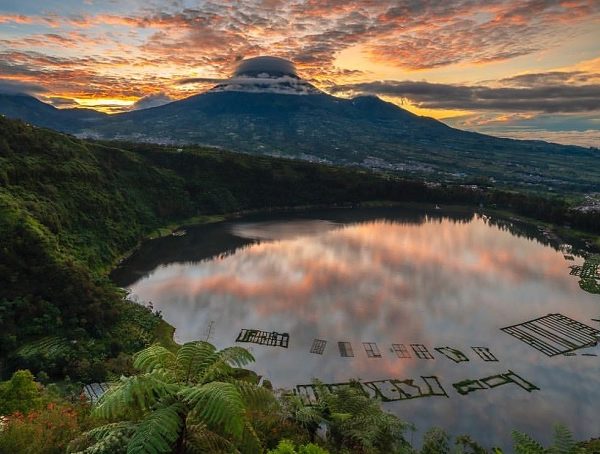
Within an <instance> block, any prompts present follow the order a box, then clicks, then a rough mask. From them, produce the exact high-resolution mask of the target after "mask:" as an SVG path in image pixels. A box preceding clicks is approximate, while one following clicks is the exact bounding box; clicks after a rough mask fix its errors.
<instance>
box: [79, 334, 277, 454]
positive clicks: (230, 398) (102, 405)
mask: <svg viewBox="0 0 600 454" xmlns="http://www.w3.org/2000/svg"><path fill="white" fill-rule="evenodd" d="M251 360H253V358H252V355H250V354H249V353H248V352H246V351H245V350H244V349H242V348H239V347H233V348H230V349H225V350H221V351H217V350H216V349H215V347H214V346H213V345H211V344H209V343H208V342H189V343H186V344H184V345H183V346H181V347H180V348H179V350H178V352H177V353H176V354H174V353H171V352H170V351H168V350H167V349H165V348H164V347H161V346H158V345H153V346H150V347H148V348H146V349H144V350H143V351H141V352H139V353H138V354H136V355H135V359H134V366H135V367H136V368H137V369H138V370H140V371H141V373H140V374H139V375H134V376H131V377H122V378H121V379H120V380H119V381H118V382H116V383H114V384H113V385H112V386H111V388H110V389H109V391H108V392H106V393H105V394H104V396H102V398H101V399H100V400H99V401H98V403H97V404H96V406H95V407H94V409H93V414H94V415H96V416H100V417H102V418H105V419H108V420H122V421H121V422H118V423H116V424H112V425H107V426H104V427H102V428H99V429H96V430H94V431H90V432H88V433H87V434H86V436H85V438H86V439H87V441H88V443H87V444H86V445H85V446H87V449H84V450H80V452H82V453H86V454H89V453H103V452H107V453H108V452H111V453H118V452H127V453H149V454H159V453H167V452H172V451H174V450H175V451H177V452H194V451H198V452H211V453H219V452H223V453H225V452H227V453H232V452H248V453H254V452H261V451H262V447H261V446H260V440H259V438H258V436H257V435H256V432H255V430H254V428H253V426H252V424H251V421H250V419H249V417H248V415H249V414H250V409H252V410H258V409H263V410H264V409H269V408H273V406H274V405H276V402H275V400H274V397H273V395H272V394H271V393H270V392H269V391H268V390H266V389H265V388H261V387H259V386H257V385H256V384H254V383H251V382H249V381H243V380H238V379H236V378H235V377H238V376H241V375H242V374H243V372H244V370H243V369H237V368H236V367H235V366H238V365H245V364H247V363H248V362H249V361H251ZM216 377H219V378H221V380H219V381H216V380H215V378H216ZM195 448H198V449H195Z"/></svg>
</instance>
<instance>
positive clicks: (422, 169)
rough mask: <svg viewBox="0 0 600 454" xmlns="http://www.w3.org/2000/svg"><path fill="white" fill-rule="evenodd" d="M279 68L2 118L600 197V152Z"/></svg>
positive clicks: (91, 133) (7, 99) (27, 107)
mask: <svg viewBox="0 0 600 454" xmlns="http://www.w3.org/2000/svg"><path fill="white" fill-rule="evenodd" d="M259 59H260V58H259ZM266 63H268V64H266ZM271 63H273V62H272V61H269V62H264V61H259V62H254V64H252V65H247V66H246V67H245V68H244V67H241V69H240V70H238V71H237V72H236V73H235V74H234V76H233V77H232V78H231V79H229V80H227V81H224V82H223V83H220V84H218V85H217V86H216V87H215V88H214V89H213V90H210V91H208V92H205V93H202V94H198V95H195V96H191V97H189V98H186V99H183V100H179V101H175V102H172V103H169V104H165V105H162V106H159V107H154V108H149V109H143V110H137V111H131V112H126V113H120V114H114V115H106V114H102V113H99V112H96V111H93V110H84V109H64V110H61V109H56V108H54V107H52V106H50V105H48V104H45V103H43V102H40V101H38V100H37V99H35V98H32V97H30V96H25V95H0V113H1V114H4V115H6V116H8V117H12V118H20V119H23V120H25V121H27V122H29V123H32V124H34V125H38V126H43V127H48V128H52V129H56V130H59V131H63V132H67V133H71V134H76V135H78V136H84V137H91V138H96V139H111V140H113V139H116V140H127V141H140V142H157V143H164V144H203V145H211V146H215V147H222V148H226V149H230V150H234V151H240V152H245V153H253V154H268V155H277V156H289V157H293V158H299V159H306V160H310V161H317V162H326V163H332V164H338V165H357V166H361V167H366V168H371V169H374V170H379V171H387V172H394V173H401V174H409V175H413V176H415V175H416V176H422V177H425V178H428V179H432V180H446V181H447V180H453V181H462V182H465V183H468V182H480V183H481V182H489V183H495V184H500V185H515V184H517V185H519V186H521V187H523V186H525V187H531V188H532V189H536V190H542V191H548V190H550V191H552V190H556V191H562V192H592V191H600V171H599V170H597V169H598V168H599V167H600V166H598V162H599V159H600V154H599V153H598V151H597V150H595V149H587V148H582V147H576V146H566V145H558V144H550V143H547V142H542V141H522V140H512V139H501V138H497V137H492V136H486V135H483V134H477V133H473V132H467V131H462V130H459V129H454V128H451V127H449V126H447V125H445V124H444V123H442V122H439V121H437V120H434V119H432V118H427V117H421V116H417V115H414V114H412V113H410V112H408V111H406V110H404V109H402V108H400V107H398V106H396V105H395V104H392V103H388V102H385V101H383V100H381V99H379V98H377V97H374V96H360V97H356V98H353V99H346V98H338V97H335V96H331V95H328V94H325V93H323V92H321V91H319V90H318V89H316V88H315V87H313V86H312V85H310V84H309V83H308V82H306V81H303V80H302V79H300V78H299V77H298V76H297V74H296V73H295V69H294V68H293V66H292V67H291V68H290V67H289V66H285V67H279V66H277V64H275V65H272V64H271ZM275 63H277V62H275ZM287 63H289V62H287ZM287 63H286V64H287ZM263 69H264V70H263ZM268 71H270V73H269V72H268Z"/></svg>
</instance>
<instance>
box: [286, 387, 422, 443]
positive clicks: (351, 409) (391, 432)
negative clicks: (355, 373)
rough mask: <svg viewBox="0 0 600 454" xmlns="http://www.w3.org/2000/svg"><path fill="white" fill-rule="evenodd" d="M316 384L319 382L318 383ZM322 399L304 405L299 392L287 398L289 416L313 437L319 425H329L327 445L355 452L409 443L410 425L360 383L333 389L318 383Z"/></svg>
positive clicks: (327, 426) (318, 390)
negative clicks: (388, 410) (384, 407)
mask: <svg viewBox="0 0 600 454" xmlns="http://www.w3.org/2000/svg"><path fill="white" fill-rule="evenodd" d="M317 385H319V384H318V383H317ZM317 392H318V395H319V400H318V402H317V403H316V404H315V405H314V406H307V405H305V404H304V403H303V402H302V400H301V399H300V398H299V397H297V396H287V397H286V398H285V408H286V411H287V413H288V417H289V418H291V419H292V420H294V421H296V423H297V424H299V425H301V426H302V427H305V428H306V430H307V431H308V432H309V433H310V435H311V438H312V439H314V438H315V435H316V431H317V428H318V427H319V425H321V424H322V425H324V426H325V427H326V428H327V442H328V446H331V447H335V448H337V449H340V448H344V449H348V450H351V451H356V452H365V453H378V452H390V453H392V452H400V451H401V450H403V449H405V448H407V447H408V442H407V441H406V439H405V437H404V435H405V433H406V431H407V429H409V428H410V425H409V424H407V423H405V422H403V421H401V420H400V419H398V418H397V417H396V416H394V415H392V414H390V413H387V412H385V411H383V410H382V409H381V402H379V401H378V400H376V399H372V398H370V397H369V396H367V395H365V394H364V392H363V391H362V390H361V389H360V388H359V387H357V386H351V385H350V386H341V387H339V388H337V389H335V390H334V391H330V390H329V389H328V388H326V387H325V386H318V389H317Z"/></svg>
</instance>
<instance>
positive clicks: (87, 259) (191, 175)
mask: <svg viewBox="0 0 600 454" xmlns="http://www.w3.org/2000/svg"><path fill="white" fill-rule="evenodd" d="M374 200H378V201H402V202H430V203H444V204H453V205H460V204H463V205H471V206H478V205H479V204H483V205H485V206H495V207H497V208H507V209H510V210H513V211H515V212H518V213H520V214H523V215H527V216H531V217H536V218H538V219H542V220H545V221H549V222H554V223H560V224H564V223H569V224H570V225H571V226H573V227H577V228H580V229H584V230H588V231H590V232H594V233H599V232H600V219H599V215H598V214H596V215H590V214H580V213H577V212H573V211H572V210H571V209H570V208H569V205H568V204H567V202H565V201H562V200H560V199H546V198H543V197H539V196H530V195H526V194H522V193H516V192H515V193H512V192H507V191H496V190H489V189H488V190H474V189H472V188H467V187H461V186H446V185H437V186H434V185H428V184H426V183H425V182H422V181H416V180H403V179H398V178H394V177H385V176H381V175H377V174H373V173H369V172H367V171H360V170H355V169H349V168H339V167H331V166H324V165H319V164H311V163H307V162H303V161H295V160H287V159H277V158H269V157H256V156H250V155H244V154H237V153H230V152H225V151H217V150H209V149H203V148H200V147H195V148H186V149H185V150H183V151H181V152H179V151H178V150H177V149H174V148H169V147H162V146H156V145H146V144H144V145H137V144H126V143H118V144H114V143H113V144H106V143H93V142H86V141H81V140H77V139H75V138H73V137H70V136H66V135H63V134H59V133H55V132H52V131H49V130H43V129H36V128H33V127H31V126H28V125H26V124H24V123H21V122H18V121H11V120H8V119H5V118H1V117H0V239H1V248H0V373H2V374H3V375H4V376H6V375H7V374H8V373H9V372H11V370H13V369H14V368H15V367H28V368H31V369H32V370H33V371H34V372H37V371H40V370H44V371H45V372H47V373H48V374H50V375H55V376H63V375H66V374H69V375H71V376H72V377H76V378H81V379H86V380H91V379H102V376H103V374H105V373H106V370H105V369H106V368H107V367H108V368H110V367H113V366H111V365H110V364H111V361H113V363H114V362H115V361H116V358H118V356H119V354H122V353H123V352H126V353H127V352H132V351H135V350H136V349H139V348H141V347H142V346H143V344H144V342H150V341H151V340H152V336H153V335H154V332H153V329H154V328H155V326H156V318H155V317H154V316H153V315H152V314H151V313H150V312H149V311H145V310H143V309H141V308H138V307H137V306H136V307H135V308H132V307H131V306H132V305H131V304H128V303H125V302H124V301H123V295H122V293H121V292H120V291H119V290H118V289H117V288H116V287H115V286H114V284H112V283H111V282H110V281H109V280H108V279H107V278H106V273H107V271H108V270H109V269H110V268H111V267H112V265H114V264H115V262H116V260H117V259H118V258H119V257H121V256H122V255H123V254H124V253H125V252H127V251H128V250H130V249H132V248H133V247H135V246H136V245H137V244H138V243H139V242H140V241H141V240H142V239H143V238H144V237H145V236H147V235H148V234H149V233H150V232H152V231H154V230H156V229H157V228H160V227H164V226H166V225H169V224H176V223H178V222H182V221H184V220H185V219H187V218H190V217H193V216H197V215H202V214H216V213H231V212H237V211H242V210H256V209H275V208H278V207H292V206H303V205H352V204H358V203H360V202H365V201H374ZM48 336H53V337H56V338H58V339H62V340H64V341H65V343H63V353H61V355H60V357H59V358H58V357H52V355H48V354H39V355H37V356H36V355H29V356H27V357H23V356H19V357H17V356H18V355H17V356H15V354H14V353H15V352H16V351H18V349H19V348H20V347H21V346H23V345H24V344H27V343H29V342H31V341H34V340H36V339H39V338H44V337H48ZM140 339H141V340H140ZM140 343H141V344H142V345H140ZM64 349H67V353H65V352H64ZM46 353H47V352H46ZM111 358H112V360H111ZM107 364H109V365H108V366H107ZM114 367H118V366H117V365H114Z"/></svg>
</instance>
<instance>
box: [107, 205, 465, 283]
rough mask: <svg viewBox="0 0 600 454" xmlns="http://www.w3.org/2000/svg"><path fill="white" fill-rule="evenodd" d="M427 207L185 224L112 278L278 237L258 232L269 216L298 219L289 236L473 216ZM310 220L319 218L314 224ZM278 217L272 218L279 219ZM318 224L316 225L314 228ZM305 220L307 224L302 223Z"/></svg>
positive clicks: (129, 278) (129, 277)
mask: <svg viewBox="0 0 600 454" xmlns="http://www.w3.org/2000/svg"><path fill="white" fill-rule="evenodd" d="M429 211H430V212H429V213H427V212H426V211H424V210H423V209H413V210H411V209H405V208H403V209H401V210H399V209H387V208H383V209H382V208H371V209H364V208H363V209H338V210H323V211H319V210H310V211H305V212H297V213H291V214H289V213H288V214H282V215H279V216H278V215H254V216H247V217H244V220H243V222H241V223H217V224H208V225H200V226H196V227H189V228H186V230H187V234H186V235H184V236H177V237H174V236H168V237H164V238H158V239H155V240H152V241H147V242H146V243H144V244H143V246H142V247H141V248H140V249H138V250H137V251H136V252H135V253H134V254H133V255H132V256H131V257H129V258H128V259H126V260H125V261H124V262H123V263H122V264H121V266H119V267H118V268H117V269H115V270H114V271H113V272H112V274H111V278H112V280H113V281H114V282H115V283H116V284H117V285H120V286H122V287H127V286H129V285H131V284H132V283H134V282H136V281H137V280H139V279H141V278H143V277H145V276H146V275H147V274H148V273H150V272H151V271H152V270H154V269H156V268H158V267H159V266H165V265H169V264H171V263H190V262H201V261H203V260H208V259H211V258H213V257H217V256H220V255H224V254H231V253H233V252H234V251H236V250H237V249H239V248H241V247H244V246H246V245H249V244H252V243H255V242H257V241H259V240H270V239H281V238H278V237H281V235H282V234H283V233H282V232H281V231H280V232H278V233H277V232H270V233H265V232H263V233H262V234H259V233H258V230H260V227H259V224H261V223H263V224H264V223H267V226H271V227H273V225H274V224H275V222H274V221H282V222H283V221H293V220H296V221H302V222H299V223H297V224H296V225H297V226H300V230H298V229H296V230H295V231H293V230H291V229H288V230H287V231H286V232H285V236H286V237H288V238H290V237H293V236H300V235H303V234H310V230H311V228H312V230H313V233H318V232H320V231H323V229H326V230H329V229H330V228H331V227H332V225H331V223H335V224H339V226H342V225H344V224H351V223H359V222H367V221H372V220H375V219H385V220H390V221H398V222H403V223H417V224H421V223H423V222H424V221H425V220H426V219H439V220H440V221H441V220H442V219H451V220H453V221H455V222H468V221H470V220H471V219H472V218H473V213H472V212H470V211H462V210H459V211H456V212H447V211H444V212H440V211H434V210H429ZM315 220H321V221H318V222H317V224H315ZM282 222H277V223H276V224H278V225H281V224H282ZM252 225H253V226H255V227H256V229H257V230H256V232H254V234H252V231H251V230H252V229H251V228H250V230H249V226H252ZM317 225H318V226H319V228H317ZM307 226H312V227H311V228H308V229H307ZM334 226H335V225H334ZM236 233H237V234H236ZM261 237H262V238H261ZM269 237H270V238H269Z"/></svg>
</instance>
